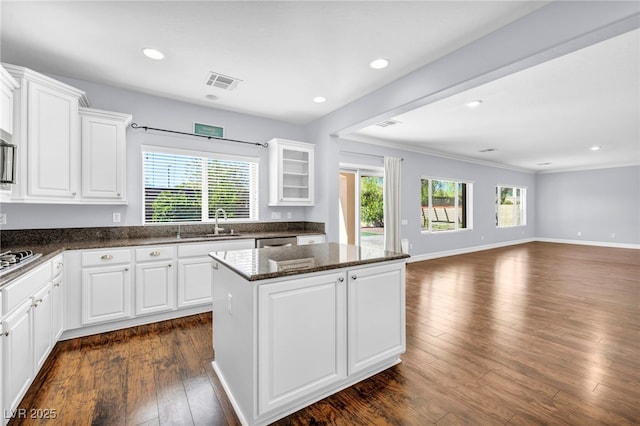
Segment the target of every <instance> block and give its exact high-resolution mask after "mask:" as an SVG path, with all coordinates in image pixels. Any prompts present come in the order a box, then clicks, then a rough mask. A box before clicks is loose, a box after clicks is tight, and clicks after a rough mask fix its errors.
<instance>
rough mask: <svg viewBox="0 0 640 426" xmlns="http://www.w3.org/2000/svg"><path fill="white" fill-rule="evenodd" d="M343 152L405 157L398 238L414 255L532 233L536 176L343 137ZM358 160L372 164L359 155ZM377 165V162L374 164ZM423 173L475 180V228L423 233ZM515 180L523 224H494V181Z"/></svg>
mask: <svg viewBox="0 0 640 426" xmlns="http://www.w3.org/2000/svg"><path fill="white" fill-rule="evenodd" d="M340 149H341V150H342V151H353V152H363V153H367V154H369V155H380V156H383V155H388V156H392V157H399V158H404V161H403V162H402V193H401V200H400V203H401V205H400V217H401V219H406V220H407V225H403V226H401V229H400V234H401V238H406V239H408V240H409V243H410V245H411V246H412V248H411V249H410V251H409V253H410V254H412V255H418V256H420V255H429V254H433V253H439V252H451V251H456V250H463V249H469V248H472V247H478V246H487V245H499V244H503V243H507V242H512V241H518V240H523V239H530V238H533V237H534V236H535V235H536V226H535V224H536V212H535V199H536V182H535V175H534V174H531V173H523V172H518V171H513V170H508V169H503V168H497V167H489V166H485V165H481V164H474V163H471V162H466V161H458V160H453V159H447V158H442V157H436V156H433V155H427V154H421V153H416V152H409V151H403V150H399V149H388V148H384V147H382V146H376V145H367V144H362V143H358V142H353V141H347V140H342V141H341V142H340ZM340 159H341V161H345V162H354V161H357V155H352V154H340ZM361 160H362V164H372V162H371V161H372V160H371V159H370V158H366V157H362V159H361ZM378 165H379V164H378ZM423 177H438V178H449V179H455V180H462V181H467V182H470V183H472V184H473V198H472V211H473V228H472V229H467V230H464V231H459V232H436V233H424V234H423V233H422V231H421V225H422V216H421V213H420V180H421V179H422V178H423ZM498 184H502V185H513V186H522V187H526V188H527V199H528V201H529V202H528V203H527V207H528V208H527V225H526V226H518V227H512V228H500V229H499V228H497V227H496V225H495V193H496V185H498Z"/></svg>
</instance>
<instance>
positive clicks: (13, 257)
mask: <svg viewBox="0 0 640 426" xmlns="http://www.w3.org/2000/svg"><path fill="white" fill-rule="evenodd" d="M40 256H42V253H33V251H31V250H21V251H6V252H4V253H0V276H2V275H4V274H7V273H9V272H12V271H15V270H16V269H19V268H21V267H23V266H25V265H27V264H29V263H31V262H33V261H34V260H36V259H37V258H39V257H40Z"/></svg>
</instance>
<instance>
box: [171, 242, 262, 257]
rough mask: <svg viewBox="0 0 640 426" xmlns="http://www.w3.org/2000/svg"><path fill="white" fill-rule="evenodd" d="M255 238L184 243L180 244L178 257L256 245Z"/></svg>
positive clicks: (205, 254)
mask: <svg viewBox="0 0 640 426" xmlns="http://www.w3.org/2000/svg"><path fill="white" fill-rule="evenodd" d="M255 244H256V242H255V240H253V239H247V240H233V241H220V242H215V243H206V244H183V245H180V246H178V257H194V256H207V255H208V254H209V253H211V252H212V251H223V250H239V249H248V248H254V247H255Z"/></svg>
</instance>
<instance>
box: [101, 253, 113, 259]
mask: <svg viewBox="0 0 640 426" xmlns="http://www.w3.org/2000/svg"><path fill="white" fill-rule="evenodd" d="M100 259H102V260H111V259H113V255H111V254H103V255H102V257H101V258H100Z"/></svg>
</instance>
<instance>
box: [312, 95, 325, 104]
mask: <svg viewBox="0 0 640 426" xmlns="http://www.w3.org/2000/svg"><path fill="white" fill-rule="evenodd" d="M326 101H327V98H325V97H324V96H316V97H315V98H313V102H315V103H317V104H321V103H323V102H326Z"/></svg>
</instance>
